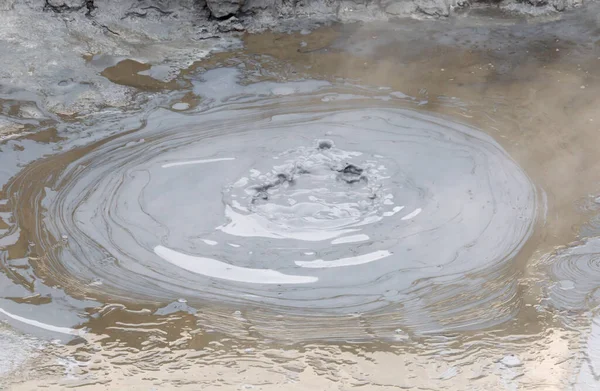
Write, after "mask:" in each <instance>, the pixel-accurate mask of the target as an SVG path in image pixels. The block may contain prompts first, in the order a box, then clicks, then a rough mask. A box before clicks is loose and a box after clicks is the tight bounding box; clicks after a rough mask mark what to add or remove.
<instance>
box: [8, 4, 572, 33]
mask: <svg viewBox="0 0 600 391" xmlns="http://www.w3.org/2000/svg"><path fill="white" fill-rule="evenodd" d="M582 2H583V0H139V1H133V0H129V1H119V0H24V1H16V0H3V1H1V2H0V9H3V10H9V9H13V8H22V7H27V8H30V9H33V10H37V11H46V12H53V13H77V14H81V15H85V16H86V17H88V18H90V19H91V20H95V21H96V22H97V23H98V24H100V25H101V26H104V27H105V28H106V29H107V31H109V32H110V30H111V28H110V27H109V26H110V25H111V24H117V25H119V24H127V23H135V21H139V20H160V19H175V20H180V21H181V22H189V23H196V24H201V25H203V26H205V27H206V29H207V31H208V30H212V31H213V32H214V31H217V32H218V31H221V32H223V31H232V30H233V31H239V30H249V31H260V30H264V29H268V28H277V27H278V26H280V25H281V22H282V21H286V22H288V23H289V22H293V21H296V22H298V21H302V20H304V21H306V20H308V19H310V20H311V21H313V22H315V21H317V22H318V21H324V20H329V21H332V20H333V21H356V20H385V19H390V18H394V17H403V16H417V17H445V16H449V15H450V14H451V13H453V12H456V11H459V10H462V9H467V8H469V7H471V6H481V5H485V6H490V7H497V8H498V7H499V8H503V9H506V10H508V11H513V12H522V13H527V14H544V13H551V12H557V11H563V10H566V9H569V8H573V7H577V6H579V5H581V4H582ZM115 33H116V32H115Z"/></svg>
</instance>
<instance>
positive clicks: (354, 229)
mask: <svg viewBox="0 0 600 391" xmlns="http://www.w3.org/2000/svg"><path fill="white" fill-rule="evenodd" d="M236 73H237V72H236V71H235V70H233V69H218V70H214V71H209V72H207V73H205V74H204V79H205V82H203V83H199V84H198V86H197V89H198V90H199V91H203V90H208V91H217V90H219V95H211V94H206V93H205V96H204V97H205V99H211V100H213V101H214V108H211V109H209V110H207V111H206V112H203V113H201V114H191V115H187V116H182V115H180V114H176V113H168V112H165V111H163V110H161V111H159V112H156V113H155V114H152V115H151V116H150V118H148V125H147V126H146V127H145V128H144V129H142V130H140V131H138V132H135V133H134V135H133V137H132V136H124V137H116V138H113V139H112V140H109V141H107V142H103V143H101V144H100V145H98V146H97V147H95V148H92V149H90V150H89V151H88V152H87V153H86V154H85V155H83V156H81V157H80V158H78V159H75V160H73V161H69V162H68V164H66V165H63V166H62V167H61V169H60V170H57V171H52V172H50V173H47V176H46V177H45V178H43V180H44V181H46V182H45V183H44V184H43V185H41V184H40V183H37V184H35V187H34V188H33V189H31V190H30V191H27V192H26V193H27V195H28V197H29V202H31V205H32V206H34V207H36V208H38V209H43V210H44V211H45V212H44V213H43V218H42V219H40V220H39V221H38V222H37V223H36V224H37V225H36V227H35V230H36V232H40V233H42V232H43V235H40V236H39V237H38V240H41V243H40V244H41V247H42V248H45V249H49V251H48V252H46V253H45V254H44V255H43V257H44V263H45V264H47V265H48V277H49V278H52V279H53V280H56V281H57V282H59V283H60V285H62V286H65V287H71V286H74V285H75V286H76V287H77V289H79V290H81V291H83V292H85V294H86V295H88V296H90V297H93V296H97V295H101V296H103V297H107V298H110V299H116V300H119V301H125V302H130V301H131V300H141V301H146V302H152V301H163V302H168V301H169V300H175V299H177V298H184V299H185V300H187V302H188V304H189V305H191V306H195V305H202V304H203V303H204V302H211V303H224V304H230V305H234V306H235V305H242V306H247V305H250V306H251V307H256V308H257V309H258V310H260V311H265V310H272V311H274V312H275V313H281V314H286V313H290V314H291V315H315V316H322V315H327V314H328V315H333V314H335V315H340V316H357V315H360V316H363V317H369V314H370V313H371V312H374V313H376V314H378V316H381V315H388V316H393V317H394V318H395V319H396V322H397V324H396V325H395V326H394V328H393V329H392V330H388V331H389V332H393V330H394V329H397V328H398V327H400V326H402V327H408V328H414V330H415V331H418V332H424V331H432V330H435V331H439V330H454V329H461V328H473V327H477V326H482V325H492V324H495V323H498V322H500V321H503V320H506V319H507V317H508V316H510V315H511V311H510V310H509V309H500V310H494V311H491V310H490V309H492V308H495V307H496V306H499V305H501V304H502V303H503V302H506V301H510V298H511V296H514V294H515V292H514V291H515V288H516V286H515V284H514V281H510V280H507V281H504V282H503V283H501V284H498V283H496V284H493V285H490V286H487V283H488V282H489V281H490V280H493V279H495V278H496V277H497V275H498V273H499V271H502V270H504V269H505V268H507V267H510V264H511V262H512V261H513V257H514V256H515V255H516V254H517V253H518V251H519V250H520V249H521V248H522V246H523V244H524V243H525V241H526V240H527V239H528V238H529V236H530V235H531V232H532V227H533V224H534V222H535V218H536V190H535V188H534V186H533V185H532V183H531V182H530V180H529V179H528V178H527V176H526V174H525V173H524V172H523V171H522V170H521V169H520V168H519V167H518V165H517V164H516V163H515V162H514V161H513V160H512V159H511V158H510V157H509V156H508V155H507V153H506V152H505V151H504V150H503V149H502V148H501V147H500V146H499V145H498V144H497V143H496V142H495V141H494V140H493V139H492V138H491V137H489V136H487V135H485V134H484V133H482V132H480V131H477V130H475V129H471V128H469V127H466V126H463V125H459V124H455V123H453V122H451V121H449V120H448V119H442V118H436V117H432V116H428V115H424V114H419V113H417V112H415V111H410V110H407V109H402V108H398V107H394V104H388V103H386V102H380V101H378V100H374V101H373V102H370V101H368V100H361V101H360V103H357V102H356V101H357V100H359V96H356V97H348V98H347V99H345V100H341V101H336V102H335V103H327V102H324V101H323V99H319V96H321V95H322V94H324V93H326V92H327V91H326V90H327V89H328V88H330V86H328V85H327V84H326V83H321V82H310V81H307V82H297V83H295V84H294V83H293V84H287V85H286V84H283V85H279V86H278V85H270V84H268V83H267V84H258V85H256V86H254V87H255V88H257V89H258V90H261V89H264V91H266V92H268V95H269V96H268V97H267V98H263V99H261V98H256V99H254V100H252V101H237V100H233V102H227V101H228V100H231V98H230V96H235V95H236V94H238V95H239V93H240V91H239V90H238V89H240V87H238V86H237V85H236V84H235V80H236ZM227 86H229V89H230V90H229V91H227V89H226V87H227ZM223 87H225V88H223ZM248 89H249V88H248ZM242 90H243V88H242ZM298 91H304V92H305V94H304V95H296V94H295V93H296V92H298ZM273 95H275V97H273ZM333 96H334V97H335V95H333ZM329 98H331V96H329ZM326 100H327V99H325V101H326ZM396 106H397V105H396ZM56 158H57V159H61V158H62V156H60V155H58V156H57V157H56ZM52 159H53V158H50V160H49V161H48V162H46V163H45V165H46V166H58V165H57V164H53V163H52ZM29 186H31V185H29ZM50 189H53V190H50ZM12 191H14V192H19V191H20V190H19V189H18V188H14V189H12ZM55 242H56V243H57V244H56V243H55ZM465 276H468V277H465ZM464 296H467V298H466V299H463V300H457V299H456V298H458V297H464ZM384 319H387V317H386V318H384ZM304 321H306V322H308V323H310V322H311V317H310V316H309V317H307V318H305V319H304ZM374 322H375V324H374V327H377V322H378V321H374ZM386 326H389V325H386ZM326 336H327V331H325V332H324V334H319V335H318V337H326ZM301 339H312V336H311V335H306V336H304V337H301Z"/></svg>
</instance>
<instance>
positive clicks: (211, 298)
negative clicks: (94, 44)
mask: <svg viewBox="0 0 600 391" xmlns="http://www.w3.org/2000/svg"><path fill="white" fill-rule="evenodd" d="M596 14H597V10H596V9H595V8H593V7H592V8H590V9H589V10H588V12H587V14H586V15H583V13H579V14H577V13H575V14H565V15H563V16H562V17H561V18H560V19H556V20H550V19H545V20H544V19H535V20H524V19H511V18H510V17H504V18H498V17H495V18H489V17H488V16H487V15H481V16H480V17H478V18H471V19H469V20H466V19H462V18H460V17H457V18H453V19H451V20H448V21H445V22H443V23H436V24H431V23H427V22H423V21H414V20H403V21H398V22H396V23H385V24H363V25H346V26H330V27H323V28H321V29H318V30H316V31H313V32H311V33H308V32H306V31H304V32H302V33H290V34H276V33H264V34H260V35H247V36H245V37H244V39H243V48H239V49H235V48H234V49H232V50H228V51H224V52H221V53H213V54H212V55H210V56H208V57H206V58H205V59H203V60H201V61H197V62H194V63H193V64H192V65H190V66H189V67H188V68H185V69H183V70H182V71H180V72H177V73H174V74H171V73H169V72H170V71H169V70H170V69H171V68H168V67H167V68H161V66H160V65H159V64H156V63H154V64H151V65H150V64H145V63H143V62H141V61H139V58H138V59H135V58H121V57H115V56H112V55H111V56H109V55H105V54H102V53H96V54H93V55H92V56H89V57H87V58H86V59H85V61H86V63H87V64H88V65H87V66H89V67H90V68H91V69H94V70H95V72H97V74H98V75H96V77H99V78H103V80H104V81H103V83H112V84H114V85H116V86H117V87H116V88H127V89H128V91H130V93H131V94H132V95H131V96H132V101H131V102H130V104H129V105H128V106H126V107H119V108H116V107H115V106H110V105H107V106H106V107H100V108H98V106H94V107H97V110H95V111H93V113H90V111H88V110H82V111H81V112H78V111H76V110H75V111H73V112H69V113H60V114H59V113H56V112H53V111H52V110H50V109H49V108H48V106H46V105H45V104H44V102H46V100H44V99H43V97H40V96H37V97H36V98H35V99H33V98H32V96H33V94H34V93H33V92H31V91H30V92H28V91H27V90H18V89H12V90H10V89H8V88H6V89H5V90H3V94H2V100H1V101H0V108H1V110H0V113H2V114H1V115H2V117H0V120H4V121H6V122H7V123H11V124H13V125H11V126H12V127H10V128H9V127H8V126H7V127H3V128H0V129H2V133H0V137H1V138H0V140H2V141H1V143H0V184H1V185H2V187H1V191H0V261H1V262H0V266H1V270H2V274H0V282H1V285H0V286H1V289H0V319H2V320H3V321H4V322H6V326H3V327H6V329H2V330H0V331H1V333H0V345H1V346H7V347H9V349H7V351H23V352H25V353H24V354H23V356H22V357H21V356H14V359H13V360H12V361H11V362H12V364H10V365H6V366H1V367H0V374H1V373H2V371H5V373H6V374H7V375H6V376H5V380H4V382H5V384H6V385H8V384H10V386H11V388H14V389H31V388H32V387H35V386H37V385H39V384H41V383H39V382H40V381H43V383H44V385H45V386H47V388H49V389H63V388H65V387H81V388H83V389H86V388H89V389H96V388H98V389H114V388H128V389H129V388H131V389H138V388H139V389H147V388H152V387H155V388H174V387H178V388H181V389H198V387H200V386H201V387H203V389H232V390H233V389H263V390H270V389H282V388H285V389H306V390H312V389H336V390H337V389H339V390H343V389H350V388H356V387H363V388H366V389H373V390H391V389H402V388H411V387H421V388H425V389H465V388H470V389H482V390H483V389H507V390H514V389H536V390H537V389H539V390H549V389H556V390H559V389H560V390H563V389H593V388H594V387H596V386H598V380H597V373H598V370H600V369H598V368H600V361H599V360H600V353H599V352H600V350H599V349H600V348H599V347H598V333H599V332H600V331H599V330H600V329H599V328H598V325H599V324H600V323H599V322H600V321H599V320H598V318H597V306H598V300H599V298H600V297H599V296H598V292H597V287H598V286H600V282H599V281H598V278H597V277H598V275H599V271H598V260H599V259H600V245H599V244H598V229H597V221H598V215H600V213H599V210H600V203H599V202H598V201H597V199H598V195H599V194H598V193H600V186H599V184H600V170H598V165H597V163H596V161H597V158H596V156H597V145H600V144H599V143H600V133H599V132H598V123H600V116H599V115H598V112H597V107H598V104H599V103H600V102H598V96H600V95H599V94H598V92H599V90H600V84H599V83H598V76H599V74H598V69H600V68H598V64H599V63H600V51H599V50H598V48H597V43H596V42H597V41H598V39H600V36H599V33H598V32H599V31H600V29H599V28H598V27H600V25H599V24H598V21H597V18H596V17H595V16H594V15H596ZM575 20H577V23H574V21H575ZM20 334H21V335H22V336H20ZM19 346H21V348H19ZM40 379H43V380H40ZM136 387H137V388H136Z"/></svg>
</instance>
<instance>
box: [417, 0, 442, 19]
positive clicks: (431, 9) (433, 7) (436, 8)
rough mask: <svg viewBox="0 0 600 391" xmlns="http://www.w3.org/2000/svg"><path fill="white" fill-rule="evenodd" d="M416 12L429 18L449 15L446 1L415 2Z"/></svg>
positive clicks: (422, 0) (428, 0) (427, 0)
mask: <svg viewBox="0 0 600 391" xmlns="http://www.w3.org/2000/svg"><path fill="white" fill-rule="evenodd" d="M415 4H416V6H417V10H419V11H421V12H423V13H424V14H426V15H430V16H448V15H450V4H449V3H448V1H446V0H417V1H415Z"/></svg>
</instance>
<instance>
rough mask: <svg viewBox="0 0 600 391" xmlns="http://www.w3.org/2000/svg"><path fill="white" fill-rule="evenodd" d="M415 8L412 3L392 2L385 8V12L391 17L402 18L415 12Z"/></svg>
mask: <svg viewBox="0 0 600 391" xmlns="http://www.w3.org/2000/svg"><path fill="white" fill-rule="evenodd" d="M417 8H418V7H417V5H416V4H415V3H414V2H412V1H393V2H391V3H390V4H388V5H387V6H386V7H385V12H386V13H387V14H390V15H393V16H404V15H410V14H412V13H414V12H416V11H417Z"/></svg>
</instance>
